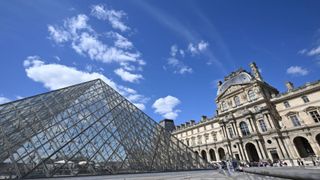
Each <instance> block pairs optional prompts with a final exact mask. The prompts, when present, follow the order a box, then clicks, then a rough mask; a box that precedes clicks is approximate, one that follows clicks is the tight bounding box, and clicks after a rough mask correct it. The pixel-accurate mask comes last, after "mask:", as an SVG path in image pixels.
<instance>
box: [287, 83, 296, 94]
mask: <svg viewBox="0 0 320 180" xmlns="http://www.w3.org/2000/svg"><path fill="white" fill-rule="evenodd" d="M286 87H287V92H290V91H292V90H293V89H294V86H293V83H292V82H290V81H287V82H286Z"/></svg>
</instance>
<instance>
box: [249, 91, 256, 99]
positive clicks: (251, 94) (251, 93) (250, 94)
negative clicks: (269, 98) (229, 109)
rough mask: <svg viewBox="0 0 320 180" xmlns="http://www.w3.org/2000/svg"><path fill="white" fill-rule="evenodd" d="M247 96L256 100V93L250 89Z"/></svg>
mask: <svg viewBox="0 0 320 180" xmlns="http://www.w3.org/2000/svg"><path fill="white" fill-rule="evenodd" d="M248 98H249V100H250V101H254V100H256V93H255V92H254V91H253V90H252V89H250V90H249V91H248Z"/></svg>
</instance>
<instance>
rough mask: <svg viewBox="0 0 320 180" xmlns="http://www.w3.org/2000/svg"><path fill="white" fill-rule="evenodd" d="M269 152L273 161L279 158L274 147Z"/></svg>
mask: <svg viewBox="0 0 320 180" xmlns="http://www.w3.org/2000/svg"><path fill="white" fill-rule="evenodd" d="M270 154H271V157H272V160H273V162H276V161H278V160H279V159H280V158H279V155H278V152H277V150H275V149H274V150H270Z"/></svg>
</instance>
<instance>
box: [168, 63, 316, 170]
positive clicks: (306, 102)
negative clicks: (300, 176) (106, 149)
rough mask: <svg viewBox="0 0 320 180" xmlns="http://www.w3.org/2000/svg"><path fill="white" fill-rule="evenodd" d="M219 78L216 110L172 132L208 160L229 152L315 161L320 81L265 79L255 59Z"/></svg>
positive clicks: (254, 158)
mask: <svg viewBox="0 0 320 180" xmlns="http://www.w3.org/2000/svg"><path fill="white" fill-rule="evenodd" d="M250 68H251V72H247V71H246V70H243V69H239V70H237V71H236V72H232V73H231V74H230V75H228V76H226V77H225V78H224V82H221V81H220V82H219V83H218V92H217V97H216V100H215V101H216V104H217V110H216V115H215V116H213V117H206V116H202V118H201V120H200V122H199V123H195V121H194V120H190V121H188V122H185V123H184V124H181V125H178V126H176V127H175V130H174V131H173V132H172V134H173V135H174V136H176V137H177V138H178V139H179V140H181V141H182V142H183V143H185V144H186V145H188V146H189V147H191V148H192V150H193V151H194V152H195V153H198V154H199V155H200V156H201V157H202V158H204V159H206V160H208V161H209V162H218V161H221V160H224V159H226V158H231V157H233V158H236V159H238V160H240V161H246V162H259V161H266V160H271V161H277V160H282V161H285V162H287V163H288V165H297V159H299V158H300V159H301V160H303V161H304V162H305V164H312V159H314V158H315V157H316V156H319V155H320V81H317V82H314V83H306V84H305V85H303V86H301V87H298V88H295V87H294V86H293V84H292V83H291V82H287V83H286V86H287V91H286V92H284V93H279V91H278V90H277V89H276V88H275V87H272V86H271V85H269V84H268V83H267V82H265V81H264V80H263V78H262V76H261V74H260V72H259V70H258V67H257V65H256V64H255V63H251V64H250Z"/></svg>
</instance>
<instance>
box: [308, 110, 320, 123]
mask: <svg viewBox="0 0 320 180" xmlns="http://www.w3.org/2000/svg"><path fill="white" fill-rule="evenodd" d="M309 113H310V115H311V117H312V119H313V120H314V122H320V115H319V113H318V111H317V110H315V111H310V112H309Z"/></svg>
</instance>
